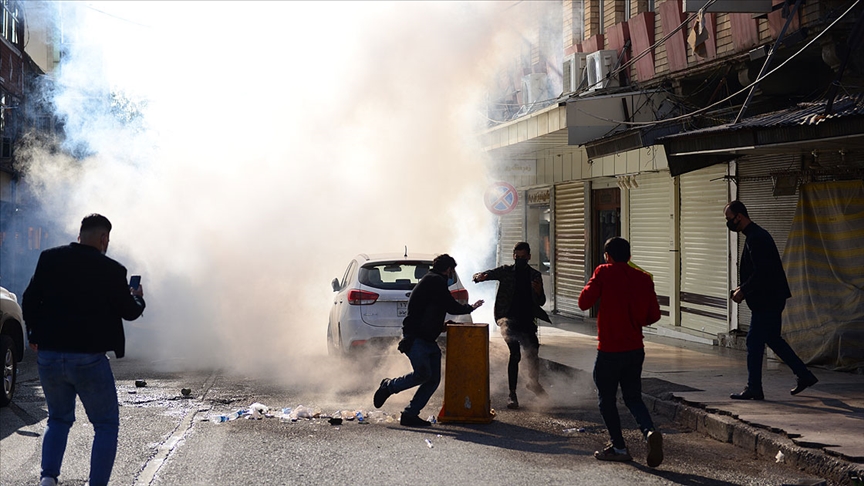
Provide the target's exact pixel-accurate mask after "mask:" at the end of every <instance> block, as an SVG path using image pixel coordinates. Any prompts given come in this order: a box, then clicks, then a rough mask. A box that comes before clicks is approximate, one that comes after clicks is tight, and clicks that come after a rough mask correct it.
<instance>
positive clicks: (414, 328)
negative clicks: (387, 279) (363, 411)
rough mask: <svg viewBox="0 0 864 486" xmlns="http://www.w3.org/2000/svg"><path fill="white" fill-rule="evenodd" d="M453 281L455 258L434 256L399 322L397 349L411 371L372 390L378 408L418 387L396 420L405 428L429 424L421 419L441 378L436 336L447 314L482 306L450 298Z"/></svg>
mask: <svg viewBox="0 0 864 486" xmlns="http://www.w3.org/2000/svg"><path fill="white" fill-rule="evenodd" d="M454 283H456V260H454V259H453V257H451V256H450V255H448V254H446V253H445V254H443V255H439V256H437V257H435V260H433V261H432V270H431V271H430V272H429V273H427V274H426V275H425V276H423V278H422V279H420V282H418V283H417V286H416V287H414V290H413V291H412V292H411V297H409V298H408V315H407V316H405V319H403V321H402V336H403V337H402V341H400V342H399V351H401V352H403V353H405V355H406V356H408V359H409V360H411V367H412V368H413V371H412V372H411V373H408V374H407V375H403V376H400V377H398V378H393V379H390V378H384V379H383V380H381V385H380V386H379V387H378V390H377V391H376V392H375V396H374V398H373V402H374V405H375V408H381V406H382V405H384V402H385V401H387V399H388V398H389V397H390V395H392V394H394V393H399V392H401V391H403V390H407V389H409V388H411V387H415V386H418V385H419V387H418V388H417V391H416V392H414V398H412V399H411V402H409V403H408V406H407V407H405V410H404V411H403V412H402V417H401V418H400V419H399V423H401V424H402V425H405V426H408V427H428V426H429V425H431V424H430V423H429V421H427V420H423V419H421V418H420V410H422V409H423V407H425V406H426V404H427V403H428V402H429V399H430V398H432V394H433V393H435V390H437V389H438V383H440V381H441V348H439V347H438V343H437V342H436V339H438V336H440V335H441V333H442V332H444V318H445V317H446V316H447V314H448V313H449V314H453V315H460V314H470V313H471V312H472V311H473V310H474V309H476V308H478V307H480V306H481V305H483V301H482V300H478V301H477V302H475V303H474V304H473V305H468V304H460V303H459V302H457V301H456V299H454V298H453V295H452V294H451V293H450V290H449V287H450V286H451V285H453V284H454Z"/></svg>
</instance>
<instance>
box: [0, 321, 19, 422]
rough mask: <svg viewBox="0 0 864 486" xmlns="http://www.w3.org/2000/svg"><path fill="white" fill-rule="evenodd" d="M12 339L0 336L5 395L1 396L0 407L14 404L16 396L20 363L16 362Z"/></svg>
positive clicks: (0, 355) (0, 356)
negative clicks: (16, 382) (13, 396)
mask: <svg viewBox="0 0 864 486" xmlns="http://www.w3.org/2000/svg"><path fill="white" fill-rule="evenodd" d="M12 346H13V343H12V338H10V337H9V336H0V358H2V359H3V394H2V395H0V407H5V406H7V405H9V403H10V402H12V395H13V394H15V379H16V378H17V377H18V363H17V362H16V361H15V353H14V352H13V351H12Z"/></svg>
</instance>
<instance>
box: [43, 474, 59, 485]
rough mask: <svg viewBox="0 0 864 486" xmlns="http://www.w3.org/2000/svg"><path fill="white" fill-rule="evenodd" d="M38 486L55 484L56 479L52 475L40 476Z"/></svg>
mask: <svg viewBox="0 0 864 486" xmlns="http://www.w3.org/2000/svg"><path fill="white" fill-rule="evenodd" d="M39 486H57V480H56V479H54V478H52V477H49V476H45V477H44V478H42V481H39Z"/></svg>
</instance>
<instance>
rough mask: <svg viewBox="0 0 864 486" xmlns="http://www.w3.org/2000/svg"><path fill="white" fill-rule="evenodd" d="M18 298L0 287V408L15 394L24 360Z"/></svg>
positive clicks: (22, 327) (22, 324)
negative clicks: (0, 384) (0, 374)
mask: <svg viewBox="0 0 864 486" xmlns="http://www.w3.org/2000/svg"><path fill="white" fill-rule="evenodd" d="M22 315H23V314H22V312H21V306H20V305H18V298H17V297H16V296H15V294H13V293H12V292H9V291H8V290H6V289H4V288H3V287H0V360H2V361H3V377H2V379H3V390H2V391H3V393H2V394H0V407H5V406H6V405H9V403H10V402H11V401H12V395H14V394H15V380H16V379H17V378H18V363H19V362H20V361H21V360H22V359H24V318H23V317H22Z"/></svg>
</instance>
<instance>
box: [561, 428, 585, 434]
mask: <svg viewBox="0 0 864 486" xmlns="http://www.w3.org/2000/svg"><path fill="white" fill-rule="evenodd" d="M562 432H564V433H565V434H572V433H573V432H585V427H573V428H570V429H564V430H563V431H562Z"/></svg>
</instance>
